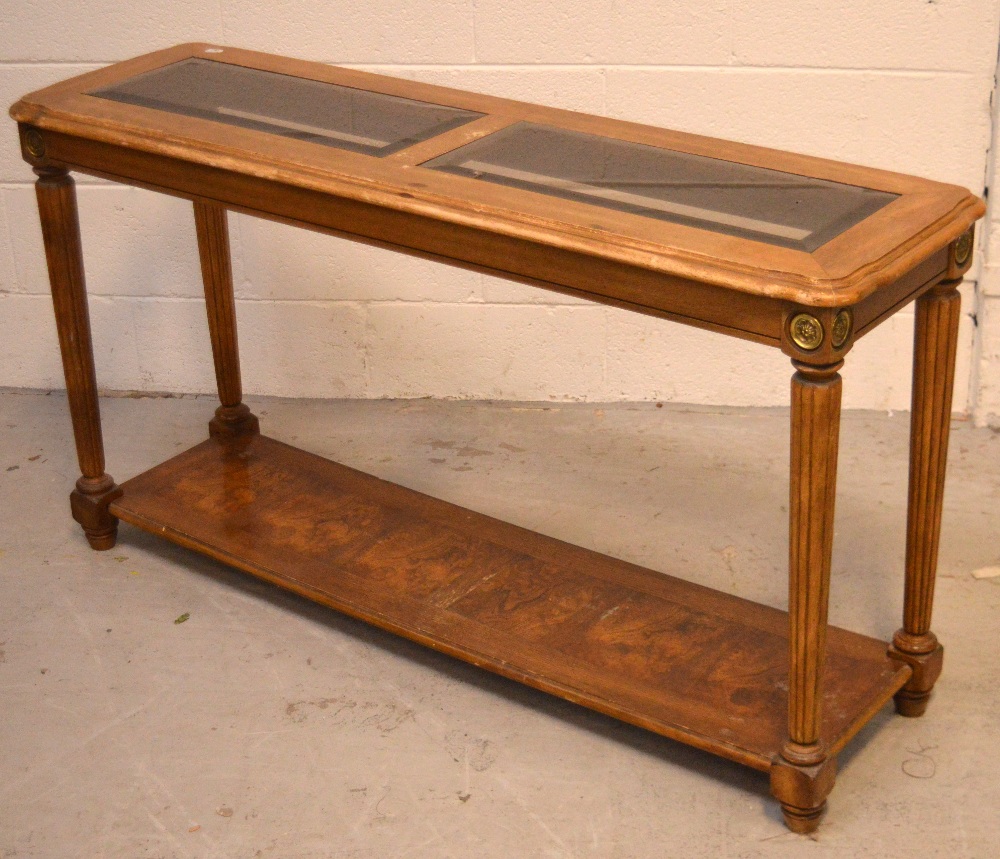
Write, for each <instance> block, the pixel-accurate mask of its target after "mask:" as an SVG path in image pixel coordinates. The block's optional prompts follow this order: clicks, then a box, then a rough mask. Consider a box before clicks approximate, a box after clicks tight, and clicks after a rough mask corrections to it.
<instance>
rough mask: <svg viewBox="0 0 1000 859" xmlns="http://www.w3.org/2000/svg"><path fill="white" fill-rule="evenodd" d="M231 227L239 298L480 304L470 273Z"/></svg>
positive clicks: (258, 226) (252, 227)
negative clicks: (236, 260) (469, 302)
mask: <svg viewBox="0 0 1000 859" xmlns="http://www.w3.org/2000/svg"><path fill="white" fill-rule="evenodd" d="M231 222H232V223H231V226H230V229H231V231H232V233H233V242H234V255H235V256H237V257H238V258H239V261H240V262H239V265H238V266H237V265H234V274H235V275H236V277H237V293H238V294H239V295H240V296H241V297H244V298H268V299H290V300H301V299H316V300H323V301H335V300H336V301H342V300H345V299H348V300H359V301H447V302H461V301H478V300H480V292H481V290H480V276H479V275H478V274H477V273H475V272H470V271H466V270H463V269H459V268H455V267H453V266H445V265H441V264H440V263H435V262H430V261H428V260H425V259H420V258H418V257H413V256H409V255H407V254H404V253H398V252H394V251H390V250H385V249H383V248H376V247H371V246H368V245H364V244H361V243H359V242H352V241H349V240H348V239H342V238H337V237H335V236H325V235H322V234H320V233H314V232H311V231H309V230H303V229H299V228H296V227H289V226H286V225H284V224H276V223H273V222H270V221H264V220H262V219H260V218H251V217H247V216H244V215H234V216H232V217H231ZM237 251H238V252H237Z"/></svg>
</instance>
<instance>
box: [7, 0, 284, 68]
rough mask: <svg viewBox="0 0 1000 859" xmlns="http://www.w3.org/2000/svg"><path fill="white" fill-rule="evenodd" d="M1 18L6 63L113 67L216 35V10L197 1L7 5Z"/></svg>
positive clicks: (111, 0) (104, 0)
mask: <svg viewBox="0 0 1000 859" xmlns="http://www.w3.org/2000/svg"><path fill="white" fill-rule="evenodd" d="M3 17H4V26H3V28H2V29H0V56H2V57H5V58H7V60H8V61H9V62H19V61H25V60H26V61H34V62H45V61H49V60H53V61H56V62H74V61H79V62H102V63H103V62H113V61H117V60H124V59H126V58H128V57H135V56H138V55H139V54H145V53H148V52H149V51H155V50H158V49H159V48H167V47H169V46H170V45H174V44H177V43H179V42H211V41H215V40H216V39H218V38H219V35H218V34H219V33H220V32H221V28H220V23H221V19H220V7H219V6H218V5H217V4H215V3H203V2H198V0H173V2H172V3H170V4H169V6H166V5H163V4H159V3H151V2H139V3H135V4H131V5H123V4H122V3H120V2H117V0H88V2H87V3H86V4H85V5H84V4H81V5H78V6H77V5H71V4H68V3H7V4H5V5H4V16H3ZM269 20H270V21H272V22H273V20H274V19H273V18H270V19H269Z"/></svg>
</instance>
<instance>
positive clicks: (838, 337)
mask: <svg viewBox="0 0 1000 859" xmlns="http://www.w3.org/2000/svg"><path fill="white" fill-rule="evenodd" d="M851 322H852V319H851V311H850V310H846V309H845V310H841V311H840V313H838V314H837V316H836V317H835V318H834V320H833V332H832V335H831V337H830V342H831V343H833V348H834V349H839V348H840V347H841V346H843V345H844V344H845V343H846V342H847V338H848V337H850V336H851Z"/></svg>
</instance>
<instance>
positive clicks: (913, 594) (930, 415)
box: [889, 280, 961, 716]
mask: <svg viewBox="0 0 1000 859" xmlns="http://www.w3.org/2000/svg"><path fill="white" fill-rule="evenodd" d="M960 283H961V280H953V281H946V282H944V283H941V284H939V285H938V286H937V287H935V288H934V289H932V290H931V291H930V292H928V293H925V294H924V295H923V296H922V297H921V298H919V299H918V300H917V305H916V323H915V330H914V344H913V406H912V411H911V413H910V493H909V507H908V510H907V532H906V591H905V595H904V600H903V627H902V629H900V630H899V631H898V632H897V633H896V634H895V635H894V636H893V639H892V646H891V647H890V649H889V655H890V656H893V657H894V658H896V659H899V660H902V661H904V662H906V663H908V664H909V665H910V666H911V667H912V668H913V676H912V677H911V678H910V680H909V682H908V683H907V684H906V686H904V687H903V688H902V689H900V690H899V692H898V693H897V694H896V709H897V710H898V711H899V712H900V713H901V714H902V715H904V716H921V715H923V713H924V711H925V710H926V709H927V701H928V699H929V698H930V696H931V689H932V688H933V687H934V682H935V681H936V680H937V678H938V676H939V675H940V674H941V666H942V663H943V661H944V648H942V647H941V645H940V644H939V643H938V640H937V636H935V635H934V633H933V632H931V610H932V608H933V604H934V579H935V576H936V575H937V558H938V538H939V537H940V534H941V508H942V504H943V501H944V473H945V464H946V462H947V459H948V432H949V429H950V421H951V396H952V389H953V388H954V386H955V352H956V349H957V346H958V321H959V311H960V309H961V296H960V295H959V294H958V285H959V284H960Z"/></svg>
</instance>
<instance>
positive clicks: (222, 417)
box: [208, 403, 260, 438]
mask: <svg viewBox="0 0 1000 859" xmlns="http://www.w3.org/2000/svg"><path fill="white" fill-rule="evenodd" d="M208 432H209V435H211V436H212V437H213V438H233V437H235V436H241V435H256V434H258V433H259V432H260V421H259V420H257V416H256V415H255V414H253V412H251V411H250V407H249V406H248V405H246V404H245V403H239V404H238V405H235V406H219V407H218V408H217V409H216V410H215V417H214V418H212V420H210V421H209V422H208Z"/></svg>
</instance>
